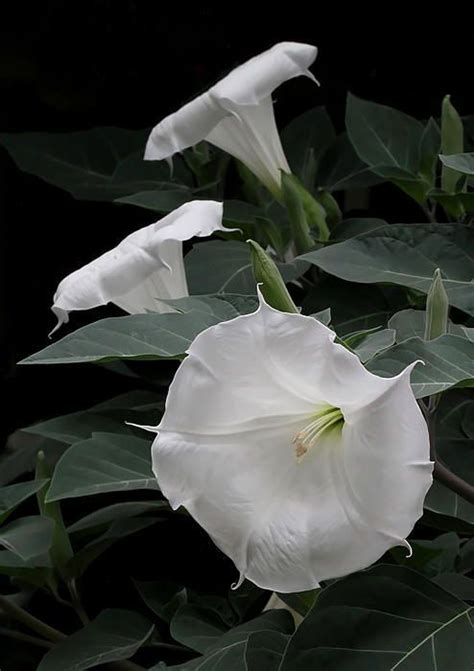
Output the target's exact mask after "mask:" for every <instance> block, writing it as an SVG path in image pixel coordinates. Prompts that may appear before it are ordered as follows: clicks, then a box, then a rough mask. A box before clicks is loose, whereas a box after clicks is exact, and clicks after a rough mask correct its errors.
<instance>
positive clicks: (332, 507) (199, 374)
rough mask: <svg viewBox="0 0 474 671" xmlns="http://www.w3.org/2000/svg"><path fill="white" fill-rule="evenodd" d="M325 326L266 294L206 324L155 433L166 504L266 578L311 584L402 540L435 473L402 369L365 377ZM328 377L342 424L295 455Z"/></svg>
mask: <svg viewBox="0 0 474 671" xmlns="http://www.w3.org/2000/svg"><path fill="white" fill-rule="evenodd" d="M333 338H334V334H333V333H332V332H331V331H330V330H329V329H327V328H326V327H324V326H323V325H322V324H320V323H319V322H317V321H316V320H314V319H311V318H309V317H304V316H302V315H290V314H285V313H280V312H278V311H276V310H273V309H272V308H270V307H269V306H267V305H266V304H265V303H264V302H263V300H262V299H261V303H260V307H259V309H258V310H257V312H256V313H254V314H252V315H246V316H242V317H238V318H236V319H234V320H232V321H229V322H225V323H222V324H219V325H217V326H213V327H211V328H210V329H207V330H206V331H204V332H203V333H201V334H200V335H199V336H198V337H197V338H196V340H195V341H194V342H193V344H192V345H191V347H190V349H189V355H188V357H187V359H186V360H185V361H184V362H183V363H182V364H181V366H180V368H179V369H178V372H177V374H176V376H175V379H174V381H173V383H172V385H171V387H170V390H169V395H168V399H167V403H166V411H165V414H164V417H163V420H162V422H161V424H160V426H159V427H158V435H157V437H156V439H155V441H154V444H153V450H152V454H153V469H154V472H155V475H156V477H157V479H158V482H159V484H160V487H161V489H162V491H163V493H164V495H165V496H166V497H167V498H168V499H169V500H170V503H171V505H172V506H173V508H177V507H179V506H180V505H183V506H184V507H186V508H187V510H188V511H189V512H190V513H191V515H192V516H193V517H194V518H195V519H196V520H197V522H198V523H199V524H201V526H203V528H204V529H206V531H207V532H208V533H209V534H210V536H211V537H212V538H213V540H214V542H215V543H216V544H217V545H218V547H220V548H221V549H222V550H223V552H225V553H226V554H227V555H228V556H229V557H230V558H231V559H232V560H233V561H234V563H235V565H236V567H237V569H238V570H239V572H240V574H241V577H247V578H248V579H250V580H252V581H253V582H255V583H256V584H258V585H260V586H261V587H264V588H267V589H272V590H276V591H281V592H292V591H299V590H306V589H312V588H314V587H315V586H317V584H318V583H319V582H320V581H321V580H325V579H329V578H334V577H338V576H341V575H345V574H347V573H350V572H352V571H356V570H359V569H362V568H364V567H366V566H368V565H369V564H371V563H372V562H374V561H375V560H377V559H378V558H379V557H380V556H381V555H382V554H383V553H384V552H385V551H386V550H387V549H388V548H390V547H393V546H394V545H397V544H404V543H405V540H404V539H405V536H406V534H407V533H408V532H409V531H410V530H411V528H412V526H413V524H414V523H415V521H416V519H417V518H418V516H419V514H420V509H421V508H420V506H421V503H422V500H423V497H424V495H425V493H426V491H427V488H428V486H429V484H430V482H431V464H430V462H429V456H428V455H429V440H428V436H427V431H426V426H425V425H424V423H423V421H422V419H421V420H420V414H419V412H418V411H417V410H418V409H417V406H416V402H415V401H414V398H413V394H412V392H411V389H410V387H409V380H408V377H409V376H408V372H407V373H405V375H402V376H398V377H397V378H393V379H389V380H386V379H383V378H376V376H372V375H371V374H369V373H367V371H366V373H367V376H366V377H364V374H363V373H361V372H360V368H362V369H363V366H362V364H360V362H358V361H356V359H357V358H356V357H354V355H352V354H351V353H350V352H347V351H346V350H344V349H343V348H341V347H340V346H339V345H335V344H334V343H333V342H332V340H333ZM328 360H329V361H328ZM340 369H341V370H340ZM343 369H345V370H346V376H347V377H349V378H351V379H349V381H347V378H346V379H345V378H344V371H343ZM363 370H365V369H363ZM331 376H334V379H329V378H330V377H331ZM374 378H376V379H374ZM361 384H363V385H365V387H366V388H361V386H360V385H361ZM326 386H327V388H328V390H329V394H330V395H331V397H334V398H336V397H338V398H340V399H343V401H344V402H345V403H346V405H342V406H341V407H342V410H343V412H344V413H347V414H345V417H346V422H345V424H344V427H343V428H342V433H341V432H340V431H339V432H338V431H333V432H329V433H326V434H323V436H321V437H320V438H319V439H318V440H317V441H316V443H315V444H314V445H313V446H311V447H310V449H309V450H308V452H307V454H306V455H305V457H304V458H303V459H302V460H300V461H298V460H297V459H296V458H295V451H294V445H293V438H294V436H295V434H296V433H297V432H298V431H300V430H301V429H302V428H303V427H304V426H305V424H306V423H307V421H308V417H311V413H314V411H315V409H317V407H318V404H321V403H323V402H330V403H331V401H328V399H327V394H326V392H327V389H326ZM348 388H349V389H348ZM354 395H355V396H357V402H356V401H355V400H354V398H353V397H354ZM362 399H365V405H364V404H363V402H362ZM413 404H414V405H413ZM393 405H395V406H397V407H396V408H394V409H393V415H394V419H393V420H392V419H391V418H390V416H389V409H390V408H391V407H392V406H393ZM403 418H405V419H403ZM397 425H399V426H400V427H401V429H400V431H399V432H398V434H397ZM387 433H388V434H389V435H388V438H387V443H386V444H382V443H383V441H384V439H385V437H386V435H387ZM396 440H398V443H399V445H398V456H397V455H396V454H394V453H393V450H394V443H395V441H396ZM412 450H413V451H412ZM387 451H388V453H389V454H388V455H387ZM385 460H386V461H387V464H388V465H386V463H385ZM392 465H393V469H392V468H391V466H392ZM368 473H370V477H369V476H368V475H367V474H368ZM366 489H367V491H368V495H367V498H365V490H366ZM405 489H407V491H406V495H404V496H400V497H399V499H397V500H396V501H394V498H395V496H396V494H397V493H398V494H399V493H400V492H402V493H403V494H405Z"/></svg>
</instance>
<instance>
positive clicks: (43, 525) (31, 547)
mask: <svg viewBox="0 0 474 671" xmlns="http://www.w3.org/2000/svg"><path fill="white" fill-rule="evenodd" d="M52 538H53V522H52V520H50V519H49V518H47V517H41V516H40V515H33V516H31V517H20V519H18V520H15V521H14V522H10V523H9V524H7V525H6V526H3V527H2V528H1V529H0V546H1V547H3V548H5V549H6V550H9V551H10V552H12V553H13V554H15V555H17V556H18V557H19V558H20V559H21V561H22V563H23V564H30V563H31V565H33V566H34V563H32V560H34V559H36V558H39V557H43V555H47V554H48V552H49V549H50V547H51V543H52ZM0 563H1V562H0Z"/></svg>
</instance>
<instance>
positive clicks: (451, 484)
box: [418, 399, 474, 503]
mask: <svg viewBox="0 0 474 671" xmlns="http://www.w3.org/2000/svg"><path fill="white" fill-rule="evenodd" d="M430 400H431V399H430ZM418 405H419V406H420V409H421V412H422V413H423V416H424V418H425V421H426V424H427V426H428V432H429V436H430V458H431V461H434V469H433V478H434V479H435V480H437V481H438V482H441V483H442V484H443V485H444V486H445V487H447V488H448V489H450V490H451V491H452V492H454V493H455V494H457V495H458V496H460V497H461V498H463V499H464V500H465V501H468V502H469V503H474V487H473V486H472V485H470V484H469V482H466V481H465V480H464V479H463V478H461V477H460V476H459V475H456V474H455V473H453V472H452V471H450V470H449V468H448V467H447V466H445V465H444V464H443V463H442V462H441V461H440V460H439V458H438V456H437V454H436V443H435V436H434V415H435V413H434V411H435V410H436V407H437V403H436V404H435V407H434V409H432V411H431V412H430V409H429V407H430V406H428V407H427V406H426V405H425V403H423V401H419V403H418Z"/></svg>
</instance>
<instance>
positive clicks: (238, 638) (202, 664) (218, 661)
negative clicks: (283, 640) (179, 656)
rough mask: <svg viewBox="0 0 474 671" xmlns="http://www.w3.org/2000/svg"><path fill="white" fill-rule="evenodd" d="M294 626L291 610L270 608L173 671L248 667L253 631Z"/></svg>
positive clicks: (288, 630)
mask: <svg viewBox="0 0 474 671" xmlns="http://www.w3.org/2000/svg"><path fill="white" fill-rule="evenodd" d="M293 629H294V623H293V618H292V617H291V615H290V613H289V612H288V611H286V610H272V611H267V612H266V613H263V614H262V615H260V616H258V617H256V618H254V619H253V620H250V621H249V622H245V623H244V624H241V625H238V626H237V627H234V628H233V629H231V630H230V631H228V632H226V633H225V634H223V635H222V636H221V637H219V638H218V639H217V640H216V642H215V643H213V644H212V646H211V647H210V648H209V649H208V650H207V651H206V654H205V655H204V656H202V657H198V658H197V659H193V660H192V661H190V662H185V663H184V664H178V665H177V666H172V667H171V669H172V670H173V671H221V670H222V671H247V667H246V666H245V648H246V644H247V641H248V640H249V638H250V636H251V635H252V634H254V633H258V632H279V633H281V634H284V635H286V636H288V635H289V634H291V633H292V631H293ZM162 668H163V667H161V668H160V665H157V666H154V667H152V668H151V669H149V671H161V669H162ZM262 671H263V669H262Z"/></svg>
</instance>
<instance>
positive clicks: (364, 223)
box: [331, 218, 388, 242]
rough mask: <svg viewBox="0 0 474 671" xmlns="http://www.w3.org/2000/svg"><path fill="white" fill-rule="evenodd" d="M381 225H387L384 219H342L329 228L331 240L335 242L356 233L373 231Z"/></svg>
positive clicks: (354, 235)
mask: <svg viewBox="0 0 474 671" xmlns="http://www.w3.org/2000/svg"><path fill="white" fill-rule="evenodd" d="M382 226H388V224H387V222H386V221H384V219H375V218H373V219H372V218H371V219H362V218H360V219H359V218H354V219H344V221H341V223H340V224H338V225H337V226H334V228H333V229H331V240H332V241H335V242H339V241H341V240H349V238H355V237H357V236H358V235H363V234H364V233H369V232H370V231H375V230H376V229H377V228H381V227H382Z"/></svg>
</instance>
